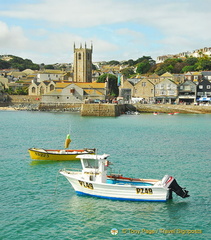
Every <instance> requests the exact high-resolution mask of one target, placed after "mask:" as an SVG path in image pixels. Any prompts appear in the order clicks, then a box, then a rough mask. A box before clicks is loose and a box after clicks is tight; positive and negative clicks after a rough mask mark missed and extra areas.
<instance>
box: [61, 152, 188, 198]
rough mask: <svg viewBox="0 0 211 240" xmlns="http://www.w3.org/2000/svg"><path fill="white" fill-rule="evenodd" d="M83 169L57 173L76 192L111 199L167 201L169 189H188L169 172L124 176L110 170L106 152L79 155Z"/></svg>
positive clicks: (179, 192) (185, 194)
mask: <svg viewBox="0 0 211 240" xmlns="http://www.w3.org/2000/svg"><path fill="white" fill-rule="evenodd" d="M77 157H78V158H80V160H81V164H82V170H74V169H70V170H67V169H63V170H60V173H61V174H62V175H64V176H65V177H66V178H67V180H68V181H69V182H70V184H71V185H72V187H73V188H74V190H75V191H76V193H77V194H82V195H89V196H94V197H100V198H108V199H113V200H130V201H163V202H165V201H167V200H168V199H171V198H172V191H174V192H175V193H176V194H177V195H179V196H181V197H183V198H186V197H189V195H188V191H186V190H185V189H183V188H181V187H180V186H179V185H178V184H177V182H176V180H175V179H174V178H173V177H172V176H168V175H165V176H164V177H163V179H162V180H156V179H139V178H127V177H123V176H122V175H120V174H112V173H111V174H109V175H108V173H107V170H108V168H109V165H110V164H111V162H109V161H108V160H107V158H108V157H109V155H107V154H103V155H80V156H77Z"/></svg>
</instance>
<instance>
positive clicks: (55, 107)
mask: <svg viewBox="0 0 211 240" xmlns="http://www.w3.org/2000/svg"><path fill="white" fill-rule="evenodd" d="M38 109H39V110H40V111H69V112H80V110H81V103H40V104H39V107H38Z"/></svg>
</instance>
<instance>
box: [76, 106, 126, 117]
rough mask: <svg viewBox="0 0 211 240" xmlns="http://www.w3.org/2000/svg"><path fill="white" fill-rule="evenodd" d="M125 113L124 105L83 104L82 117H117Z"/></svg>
mask: <svg viewBox="0 0 211 240" xmlns="http://www.w3.org/2000/svg"><path fill="white" fill-rule="evenodd" d="M124 111H125V105H122V104H119V105H118V104H82V106H81V116H100V117H117V116H120V115H121V113H122V112H124Z"/></svg>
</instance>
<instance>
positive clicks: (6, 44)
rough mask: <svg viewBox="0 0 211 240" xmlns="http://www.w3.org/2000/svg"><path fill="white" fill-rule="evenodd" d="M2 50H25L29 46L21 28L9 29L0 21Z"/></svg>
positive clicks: (0, 44) (0, 45) (13, 27)
mask: <svg viewBox="0 0 211 240" xmlns="http://www.w3.org/2000/svg"><path fill="white" fill-rule="evenodd" d="M0 29H1V31H0V49H1V48H2V47H3V48H5V49H8V50H9V49H15V48H16V49H17V48H18V49H23V48H24V47H25V45H26V44H27V38H26V37H25V36H24V33H23V30H22V29H21V27H19V26H12V27H9V26H8V25H7V24H6V23H4V22H2V21H0Z"/></svg>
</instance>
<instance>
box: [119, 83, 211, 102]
mask: <svg viewBox="0 0 211 240" xmlns="http://www.w3.org/2000/svg"><path fill="white" fill-rule="evenodd" d="M119 95H120V97H122V98H123V99H125V100H127V101H128V102H130V101H131V100H132V101H133V102H136V101H137V100H138V101H141V102H143V103H171V104H173V103H177V104H178V103H184V104H193V103H196V102H209V103H210V102H211V82H210V81H209V80H207V79H202V81H200V82H197V83H196V82H193V81H191V80H185V81H184V82H183V83H180V84H177V83H175V82H174V81H172V80H171V79H164V80H162V81H160V82H159V83H157V84H154V83H153V82H152V81H150V80H149V79H146V78H145V79H141V80H140V81H138V82H137V83H136V84H132V83H131V82H130V81H129V80H125V81H124V82H123V84H122V85H121V86H120V94H119Z"/></svg>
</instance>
